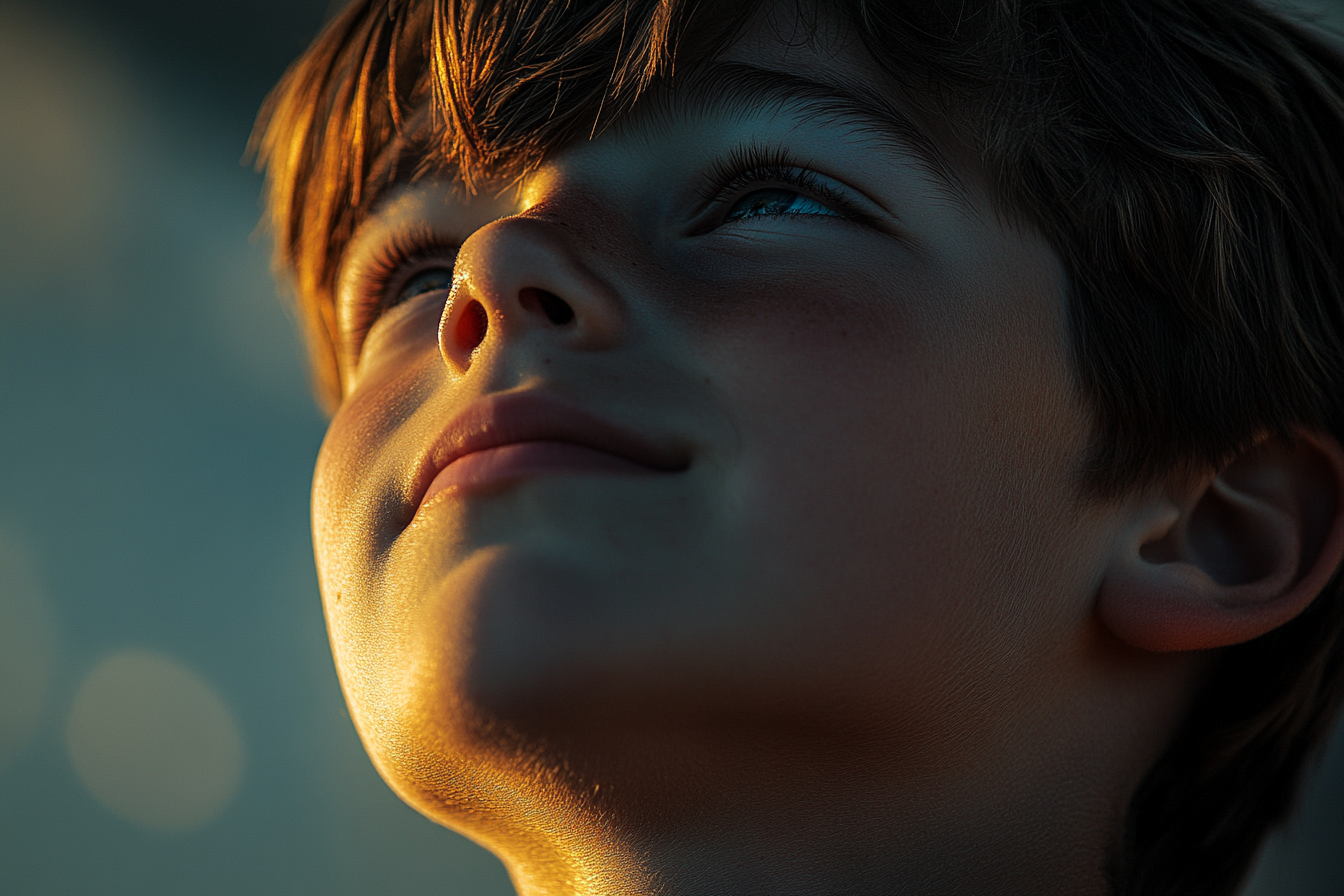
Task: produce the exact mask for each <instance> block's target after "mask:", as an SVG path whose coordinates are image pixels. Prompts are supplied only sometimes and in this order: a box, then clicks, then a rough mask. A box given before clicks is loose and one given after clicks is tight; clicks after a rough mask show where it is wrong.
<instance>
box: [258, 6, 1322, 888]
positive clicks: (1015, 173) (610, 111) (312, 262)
mask: <svg viewBox="0 0 1344 896" xmlns="http://www.w3.org/2000/svg"><path fill="white" fill-rule="evenodd" d="M813 5H814V4H800V6H804V7H807V6H813ZM825 5H828V6H830V7H833V8H834V9H835V10H836V11H837V12H838V13H839V14H840V15H841V16H843V17H844V18H845V19H847V20H848V21H849V22H851V23H852V24H853V25H854V26H855V28H856V29H857V31H858V32H859V34H860V35H861V37H862V39H863V41H864V42H865V44H866V46H867V48H868V50H869V52H870V53H871V55H872V56H873V58H874V59H875V60H876V61H877V63H878V64H879V65H880V66H882V67H883V69H884V70H885V71H887V72H888V73H889V74H890V76H891V77H892V79H893V81H894V82H896V83H898V84H900V85H902V86H903V87H904V88H906V90H905V91H904V93H905V94H907V95H910V96H914V97H916V98H923V101H924V102H925V103H926V104H927V107H926V109H925V111H926V112H927V113H929V114H938V115H940V116H943V117H946V118H947V119H949V123H950V124H951V125H952V126H953V127H955V128H956V129H957V130H958V131H959V132H960V133H961V134H962V135H963V137H964V138H965V139H967V140H969V141H970V142H971V143H972V144H973V145H974V146H976V147H978V148H979V150H980V153H981V157H982V160H983V163H984V165H985V167H986V169H987V171H988V172H989V174H990V177H991V181H992V182H993V184H994V186H995V188H996V190H997V199H998V201H999V203H1000V205H1001V207H1002V208H1003V209H1004V210H1005V211H1006V212H1007V213H1009V214H1012V215H1016V216H1020V217H1021V218H1023V219H1025V220H1026V221H1028V222H1030V223H1031V224H1033V225H1034V226H1035V227H1037V228H1039V229H1040V230H1041V231H1042V232H1043V233H1044V234H1045V235H1046V237H1047V238H1048V239H1049V240H1050V241H1051V243H1052V245H1053V246H1054V248H1055V250H1056V252H1057V253H1058V255H1059V257H1060V258H1061V260H1062V262H1063V264H1064V268H1065V270H1066V272H1067V275H1068V278H1069V313H1070V325H1071V331H1072V332H1071V336H1072V350H1073V364H1074V369H1075V374H1076V379H1077V382H1078V386H1079V388H1080V390H1081V392H1082V393H1083V395H1084V397H1085V399H1086V400H1087V402H1088V405H1089V407H1090V409H1091V411H1092V413H1093V415H1094V419H1095V427H1096V437H1095V439H1094V444H1093V449H1092V451H1091V452H1090V455H1089V461H1088V464H1087V468H1086V470H1085V471H1084V472H1085V475H1084V482H1083V486H1084V488H1085V489H1086V490H1087V491H1089V492H1091V493H1092V494H1093V495H1094V496H1098V497H1103V498H1104V497H1113V496H1116V495H1120V494H1123V493H1125V492H1126V491H1128V490H1130V489H1133V488H1135V487H1138V486H1140V485H1143V484H1147V483H1151V482H1153V481H1155V480H1157V479H1158V478H1160V477H1162V476H1163V475H1166V474H1168V473H1170V472H1172V471H1173V470H1174V469H1177V468H1180V467H1184V466H1198V467H1208V466H1216V465H1219V464H1222V463H1224V462H1226V461H1227V460H1229V459H1230V458H1232V457H1233V456H1235V455H1237V454H1238V453H1240V452H1242V451H1244V450H1246V449H1247V448H1248V447H1249V446H1250V445H1251V444H1252V442H1253V441H1254V440H1255V439H1257V438H1258V437H1261V436H1263V435H1264V434H1267V433H1268V434H1275V435H1279V436H1281V437H1283V438H1288V439H1291V437H1292V434H1293V433H1294V432H1295V431H1298V430H1301V429H1306V430H1312V431H1318V432H1328V433H1330V434H1332V435H1334V436H1335V437H1336V438H1338V439H1341V440H1342V441H1344V264H1342V263H1341V261H1340V259H1341V257H1344V170H1342V169H1341V159H1340V152H1341V150H1340V148H1341V147H1344V60H1341V57H1340V56H1339V55H1338V54H1337V53H1336V52H1335V51H1333V50H1332V49H1330V48H1329V47H1328V46H1327V45H1326V44H1325V43H1323V42H1322V41H1321V40H1320V39H1319V38H1317V37H1315V36H1313V35H1312V34H1311V33H1309V32H1308V31H1306V30H1304V29H1303V28H1301V27H1299V26H1296V25H1294V24H1292V23H1290V22H1288V21H1286V20H1284V19H1283V18H1281V17H1279V16H1276V15H1274V14H1271V13H1269V12H1267V11H1266V10H1264V9H1263V8H1261V7H1259V6H1257V5H1256V4H1255V3H1253V2H1251V0H1108V2H1106V3H1097V2H1087V0H979V2H971V0H967V2H958V3H945V4H940V3H938V2H937V0H907V2H905V3H896V2H878V0H834V2H831V3H829V4H825ZM752 6H754V4H751V3H742V4H728V3H723V2H716V3H713V4H711V3H710V2H709V0H698V2H697V0H588V2H582V0H499V2H495V3H491V2H488V0H356V2H355V3H353V4H352V5H351V6H350V7H349V8H347V9H346V10H345V11H344V12H343V13H342V14H341V15H340V16H338V17H337V18H336V19H335V20H334V21H332V22H331V23H330V24H329V25H328V27H327V28H326V29H325V30H324V31H323V33H322V34H321V35H320V36H319V37H318V39H317V41H316V42H315V43H314V45H313V46H312V48H311V49H310V50H309V51H308V53H307V54H305V55H304V56H303V57H302V58H301V59H300V60H299V61H298V62H296V63H295V65H294V66H293V67H292V68H291V69H290V71H289V72H288V73H287V74H286V75H285V78H284V80H283V81H282V82H281V83H280V85H279V86H278V87H277V88H276V90H275V91H274V93H273V94H272V95H271V97H270V98H269V99H268V100H267V103H266V106H265V107H264V109H263V110H262V114H261V118H260V120H259V122H258V129H257V132H256V133H257V137H256V138H255V142H254V147H255V148H256V149H257V151H258V157H259V159H260V162H261V163H262V164H263V165H264V166H265V167H266V171H267V175H268V209H269V214H270V221H271V226H272V229H273V231H274V236H275V241H276V257H277V266H278V268H279V269H280V270H281V271H282V272H283V273H285V274H287V275H288V276H289V277H290V278H291V280H292V283H293V286H294V288H295V291H296V293H297V297H298V301H299V307H300V309H301V316H302V319H303V321H304V324H305V327H306V330H307V335H308V344H309V346H310V350H311V353H312V361H313V365H312V366H313V370H314V376H315V380H316V386H317V390H318V392H319V395H320V397H321V398H322V400H323V401H324V403H325V404H326V405H327V406H328V407H329V408H330V407H333V406H334V405H335V403H336V402H337V401H339V396H340V389H341V375H342V370H341V364H340V363H339V359H338V351H339V348H338V347H339V342H338V340H337V333H336V328H335V320H334V312H333V306H334V302H333V295H332V290H333V284H334V279H335V276H336V273H337V270H338V267H339V264H340V259H341V255H342V252H343V250H344V247H345V244H346V243H347V242H348V240H349V239H350V237H351V234H352V233H353V231H354V228H355V227H356V226H357V225H358V223H359V222H360V220H362V218H363V216H365V215H366V214H368V211H369V209H370V208H371V207H372V206H373V204H374V203H375V202H376V201H377V199H378V198H379V197H380V196H381V195H383V194H384V192H385V191H386V190H387V189H388V188H389V187H390V186H392V185H394V184H397V183H399V182H405V181H408V180H414V179H416V178H417V177H420V176H422V175H424V174H425V173H427V172H439V173H445V172H451V173H452V174H453V175H454V176H456V177H458V178H460V179H461V180H462V182H463V183H464V184H465V185H466V186H467V188H471V187H472V186H473V184H474V182H475V181H476V180H478V179H479V178H482V177H485V176H497V175H499V174H500V173H509V172H514V173H521V172H524V171H526V170H528V169H529V168H530V167H533V166H535V165H536V164H538V163H539V162H540V161H541V160H542V159H543V158H544V156H545V155H546V153H547V152H549V151H551V150H553V149H554V148H556V147H559V146H561V145H563V144H565V143H568V142H570V141H572V140H575V139H582V138H583V137H586V136H589V135H591V134H593V133H596V132H598V131H600V130H601V128H602V127H603V126H604V125H605V124H607V123H609V122H610V121H612V120H613V119H615V118H617V117H619V116H620V115H621V114H622V113H623V112H625V111H627V110H628V109H629V108H630V106H631V104H632V103H633V102H634V101H635V100H636V99H637V98H638V97H639V95H640V94H641V92H642V91H643V90H644V89H645V88H647V87H648V86H649V85H650V84H651V83H652V82H653V81H655V80H659V79H662V80H665V81H675V77H676V72H677V67H678V66H680V67H681V69H682V70H683V71H686V70H692V69H693V68H694V66H695V65H696V63H698V62H700V61H702V60H704V59H706V58H708V57H710V56H712V55H713V53H714V52H716V50H717V49H718V48H720V47H722V46H723V45H724V44H725V43H726V42H728V41H730V40H731V39H732V37H733V36H734V35H735V33H736V31H737V29H738V27H739V26H740V25H741V24H742V23H743V22H744V21H745V17H746V16H747V15H748V14H749V13H750V12H751V11H752ZM711 8H712V10H713V12H711ZM1342 588H1344V585H1342V584H1341V579H1340V576H1338V575H1337V576H1336V577H1335V579H1334V580H1333V581H1332V582H1331V584H1330V585H1329V586H1328V587H1327V588H1326V589H1325V592H1324V593H1323V594H1322V595H1321V596H1320V597H1319V598H1318V599H1317V600H1316V601H1315V602H1314V603H1313V604H1312V606H1311V607H1310V608H1309V609H1308V610H1307V611H1306V612H1305V613H1303V614H1302V615H1301V616H1300V617H1299V618H1298V619H1296V620H1294V621H1293V622H1291V623H1289V624H1288V625H1285V626H1283V627H1282V628H1280V629H1278V630H1276V631H1274V632H1272V633H1270V634H1268V635H1266V636H1264V637H1261V638H1258V639H1256V640H1254V641H1252V642H1249V643H1247V644H1242V645H1238V646H1236V647H1231V648H1227V649H1225V650H1223V651H1221V652H1220V654H1219V656H1218V657H1217V660H1216V664H1215V668H1214V670H1213V673H1212V675H1211V676H1210V678H1209V680H1208V683H1207V684H1206V685H1205V686H1204V688H1203V689H1202V691H1201V692H1200V694H1199V695H1198V697H1197V698H1196V700H1195V702H1194V705H1193V706H1192V708H1191V710H1190V712H1189V714H1188V716H1187V718H1186V720H1185V722H1184V724H1183V727H1182V728H1181V730H1180V731H1179V733H1178V734H1177V736H1176V737H1175V739H1174V741H1173V742H1172V744H1171V745H1170V747H1169V748H1168V750H1167V752H1166V753H1165V754H1164V756H1163V757H1162V759H1161V760H1160V761H1159V762H1158V764H1157V765H1156V766H1155V767H1154V768H1153V769H1152V771H1151V772H1150V773H1149V775H1148V776H1147V778H1146V779H1145V780H1144V782H1143V783H1142V784H1141V786H1140V787H1139V789H1138V791H1137V792H1136V793H1135V795H1134V797H1133V799H1132V801H1131V804H1130V807H1129V811H1128V815H1127V819H1126V830H1125V837H1124V842H1123V843H1122V844H1121V845H1119V846H1118V847H1117V855H1116V860H1115V865H1114V868H1113V869H1111V873H1112V881H1113V885H1114V888H1115V890H1116V891H1117V892H1118V893H1122V894H1137V893H1144V894H1148V893H1169V892H1179V893H1231V892H1233V891H1234V890H1235V888H1236V887H1237V885H1238V884H1239V882H1240V881H1241V879H1242V878H1243V877H1244V875H1245V873H1246V870H1247V868H1248V866H1249V864H1250V862H1251V861H1252V859H1253V858H1254V856H1255V853H1256V850H1257V848H1258V846H1259V844H1260V843H1261V842H1262V840H1263V839H1264V837H1265V835H1266V833H1267V832H1268V830H1269V829H1270V828H1271V827H1272V826H1273V825H1275V824H1276V823H1277V822H1279V821H1280V820H1281V819H1283V818H1284V817H1285V815H1286V814H1287V812H1288V811H1289V809H1290V808H1291V803H1292V800H1293V794H1294V792H1295V790H1296V785H1297V782H1298V779H1299V778H1300V776H1301V770H1302V768H1303V766H1304V764H1305V762H1306V761H1307V759H1308V758H1309V756H1310V755H1311V754H1312V751H1313V750H1316V749H1318V748H1319V746H1320V744H1321V743H1322V742H1323V740H1324V738H1325V736H1326V735H1327V734H1328V732H1329V729H1330V725H1331V722H1332V720H1333V718H1334V716H1335V714H1336V712H1337V710H1338V707H1339V705H1340V702H1341V700H1342V699H1344V655H1342V654H1344V651H1341V649H1340V646H1341V643H1342V642H1341V629H1344V594H1342V593H1341V589H1342Z"/></svg>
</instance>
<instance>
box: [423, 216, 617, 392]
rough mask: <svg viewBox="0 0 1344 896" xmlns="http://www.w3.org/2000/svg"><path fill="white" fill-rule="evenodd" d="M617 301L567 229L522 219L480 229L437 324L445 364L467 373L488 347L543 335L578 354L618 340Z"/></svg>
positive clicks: (462, 255)
mask: <svg viewBox="0 0 1344 896" xmlns="http://www.w3.org/2000/svg"><path fill="white" fill-rule="evenodd" d="M624 323H625V314H624V307H623V303H622V301H621V298H620V296H619V295H618V294H617V291H616V289H615V288H614V287H613V285H612V284H611V283H610V282H608V281H607V280H606V279H605V278H604V277H603V276H601V275H600V274H599V273H598V271H597V270H595V269H594V268H593V267H592V265H591V264H590V263H589V260H588V259H586V258H585V257H584V256H583V253H582V252H581V251H580V250H579V246H578V245H577V244H576V241H575V240H574V239H573V237H572V236H571V235H570V234H569V233H568V231H567V229H566V227H565V225H564V224H563V223H562V222H558V221H550V220H541V219H538V218H536V217H529V216H526V215H519V216H515V217H510V218H502V219H500V220H498V221H495V222H493V223H491V224H488V225H486V226H485V227H482V228H481V229H479V230H477V231H476V232H475V233H473V234H472V235H471V237H470V238H468V239H467V240H466V242H464V243H463V244H462V248H461V249H460V250H459V252H458V256H457V262H456V264H455V270H454V274H453V287H452V291H451V293H450V294H449V300H448V303H447V305H446V306H445V308H444V313H443V317H442V319H441V320H440V322H439V348H440V351H441V353H442V354H443V358H444V362H445V363H447V364H448V365H449V366H450V367H453V368H456V369H457V370H458V371H459V372H465V371H466V370H467V369H468V368H469V367H470V366H471V362H472V359H473V358H474V357H475V355H476V351H477V349H478V348H479V347H480V346H481V345H482V344H484V343H485V342H486V340H490V339H496V340H504V341H506V342H507V341H510V340H518V339H522V338H524V337H525V336H527V335H528V334H529V333H535V332H540V333H541V334H542V337H543V338H544V339H548V340H554V341H555V343H556V344H557V346H560V345H563V346H565V347H568V348H572V349H578V350H592V349H600V348H604V347H607V346H609V345H612V344H613V343H614V342H616V341H618V340H619V339H620V338H621V335H622V332H623V330H624Z"/></svg>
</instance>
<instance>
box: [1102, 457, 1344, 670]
mask: <svg viewBox="0 0 1344 896" xmlns="http://www.w3.org/2000/svg"><path fill="white" fill-rule="evenodd" d="M1130 522H1131V525H1130V526H1129V527H1128V529H1127V531H1125V532H1124V533H1123V534H1122V537H1121V543H1119V544H1118V545H1117V546H1116V553H1115V555H1114V557H1113V558H1112V561H1111V563H1110V565H1109V566H1108V568H1107V570H1106V576H1105V579H1104V580H1103V582H1102V586H1101V590H1100V594H1099V596H1098V601H1097V612H1098V614H1099V615H1100V617H1101V620H1102V622H1103V623H1104V624H1105V625H1106V626H1107V627H1108V628H1109V629H1110V630H1111V631H1112V632H1113V633H1114V634H1115V635H1116V636H1118V637H1119V638H1120V639H1121V640H1122V641H1125V642H1126V643H1128V644H1130V645H1132V646H1134V647H1138V648H1141V649H1143V650H1154V651H1173V650H1204V649H1208V648H1214V647H1225V646H1227V645H1229V644H1239V643H1241V642H1242V641H1249V640H1251V639H1252V638H1256V637H1259V636H1260V635H1263V634H1265V633H1266V632H1269V631H1272V630H1273V629H1276V628H1278V627H1279V626H1281V625H1283V624H1284V623H1286V622H1288V621H1289V620H1291V619H1293V618H1294V617H1295V616H1297V614H1298V613H1301V612H1302V611H1303V610H1305V609H1306V608H1307V606H1308V605H1310V604H1311V602H1312V601H1313V600H1314V599H1315V598H1316V595H1318V594H1320V592H1321V589H1322V588H1324V587H1325V585H1326V583H1327V582H1328V581H1329V580H1330V577H1331V576H1332V575H1333V574H1334V572H1335V570H1336V569H1337V568H1338V567H1339V564H1340V558H1341V556H1344V450H1341V448H1340V445H1339V443H1338V442H1337V441H1335V440H1334V439H1333V438H1331V437H1329V436H1325V435H1319V434H1307V433H1303V434H1301V435H1299V437H1298V438H1297V439H1295V440H1294V441H1293V443H1291V444H1287V443H1285V442H1283V441H1281V440H1268V441H1266V442H1263V443H1261V444H1260V445H1259V446H1257V447H1256V448H1255V449H1254V450H1252V451H1250V452H1248V453H1247V454H1245V455H1242V456H1241V457H1239V458H1237V459H1236V460H1234V461H1233V462H1231V463H1230V464H1228V465H1227V466H1226V467H1225V468H1224V469H1222V470H1220V471H1217V472H1216V473H1213V472H1211V473H1209V474H1207V475H1205V476H1203V477H1201V478H1199V479H1198V480H1196V481H1193V482H1190V483H1187V484H1185V485H1184V486H1182V487H1181V489H1180V490H1179V491H1178V492H1177V493H1172V492H1170V491H1168V492H1166V493H1164V494H1162V495H1156V496H1148V497H1146V498H1144V499H1142V500H1140V501H1139V502H1137V503H1136V504H1135V505H1134V513H1133V515H1132V517H1131V520H1130Z"/></svg>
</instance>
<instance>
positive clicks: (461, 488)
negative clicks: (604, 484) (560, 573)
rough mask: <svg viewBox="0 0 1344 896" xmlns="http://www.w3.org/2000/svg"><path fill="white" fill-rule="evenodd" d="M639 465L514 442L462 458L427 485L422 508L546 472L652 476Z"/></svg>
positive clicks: (590, 452)
mask: <svg viewBox="0 0 1344 896" xmlns="http://www.w3.org/2000/svg"><path fill="white" fill-rule="evenodd" d="M654 472H658V471H656V470H653V469H652V468H650V467H646V466H644V465H643V464H637V463H635V462H634V461H630V460H626V459H625V458H623V457H617V456H616V455H614V454H608V453H607V452H605V451H599V450H597V449H596V448H589V447H587V446H586V445H575V444H573V443H571V442H516V443H513V444H511V445H500V446H499V447H497V448H487V449H485V450H484V451H473V452H472V453H471V454H466V455H463V456H462V457H459V458H458V459H457V460H455V461H453V462H452V463H450V464H449V465H448V466H446V467H444V468H443V469H442V470H440V471H439V473H438V475H437V476H435V477H434V480H433V481H432V482H430V484H429V489H428V491H426V492H425V497H424V498H423V499H421V501H420V504H421V506H423V505H424V504H426V503H428V502H429V500H430V499H431V498H433V497H434V496H436V495H439V494H442V493H444V492H459V493H460V492H482V491H487V490H489V489H491V488H493V487H498V486H502V485H506V484H508V483H511V482H514V481H516V480H518V479H526V478H528V477H532V476H544V475H546V474H550V473H654Z"/></svg>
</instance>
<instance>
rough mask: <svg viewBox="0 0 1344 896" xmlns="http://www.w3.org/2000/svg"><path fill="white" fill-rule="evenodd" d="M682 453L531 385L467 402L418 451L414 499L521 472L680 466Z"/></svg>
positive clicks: (685, 463)
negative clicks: (431, 441) (425, 450)
mask: <svg viewBox="0 0 1344 896" xmlns="http://www.w3.org/2000/svg"><path fill="white" fill-rule="evenodd" d="M689 466H690V458H689V457H688V455H687V453H686V452H685V451H684V450H682V449H679V448H676V447H673V446H671V445H667V444H665V443H660V442H658V441H655V440H653V439H649V438H647V437H645V436H642V435H640V434H639V433H636V432H634V431H632V430H629V429H625V428H623V427H620V426H617V425H615V424H613V423H610V422H608V421H606V420H603V419H602V418H600V417H597V416H595V415H593V414H591V413H589V412H588V411H584V410H581V409H579V408H576V407H574V406H572V405H569V404H567V403H565V402H562V401H560V400H558V399H556V398H554V397H551V396H543V395H540V394H538V393H536V392H510V393H506V394H503V395H492V396H490V397H488V398H483V399H480V400H479V401H476V402H473V403H472V404H471V406H470V407H468V408H467V409H466V410H465V411H463V412H462V413H461V414H459V415H458V416H457V417H455V418H454V419H453V420H452V421H451V422H450V423H449V424H448V426H447V427H446V428H445V429H444V430H443V432H442V433H441V434H440V436H439V438H438V439H436V440H435V442H434V444H433V445H432V446H431V448H430V450H429V452H428V453H427V454H426V456H425V457H424V459H423V461H422V463H421V465H420V471H419V475H418V476H417V481H416V485H415V503H416V504H417V505H418V506H419V507H424V506H425V505H426V504H428V503H429V502H430V501H431V500H433V499H435V498H436V497H439V496H441V495H449V494H464V493H483V492H487V491H490V490H493V489H496V488H499V487H501V486H504V485H507V484H509V483H512V482H516V481H518V480H519V479H525V478H531V477H536V476H545V475H553V474H564V473H596V474H617V475H620V474H625V475H632V474H633V475H652V474H667V473H680V472H682V471H684V470H686V469H687V468H688V467H689Z"/></svg>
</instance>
